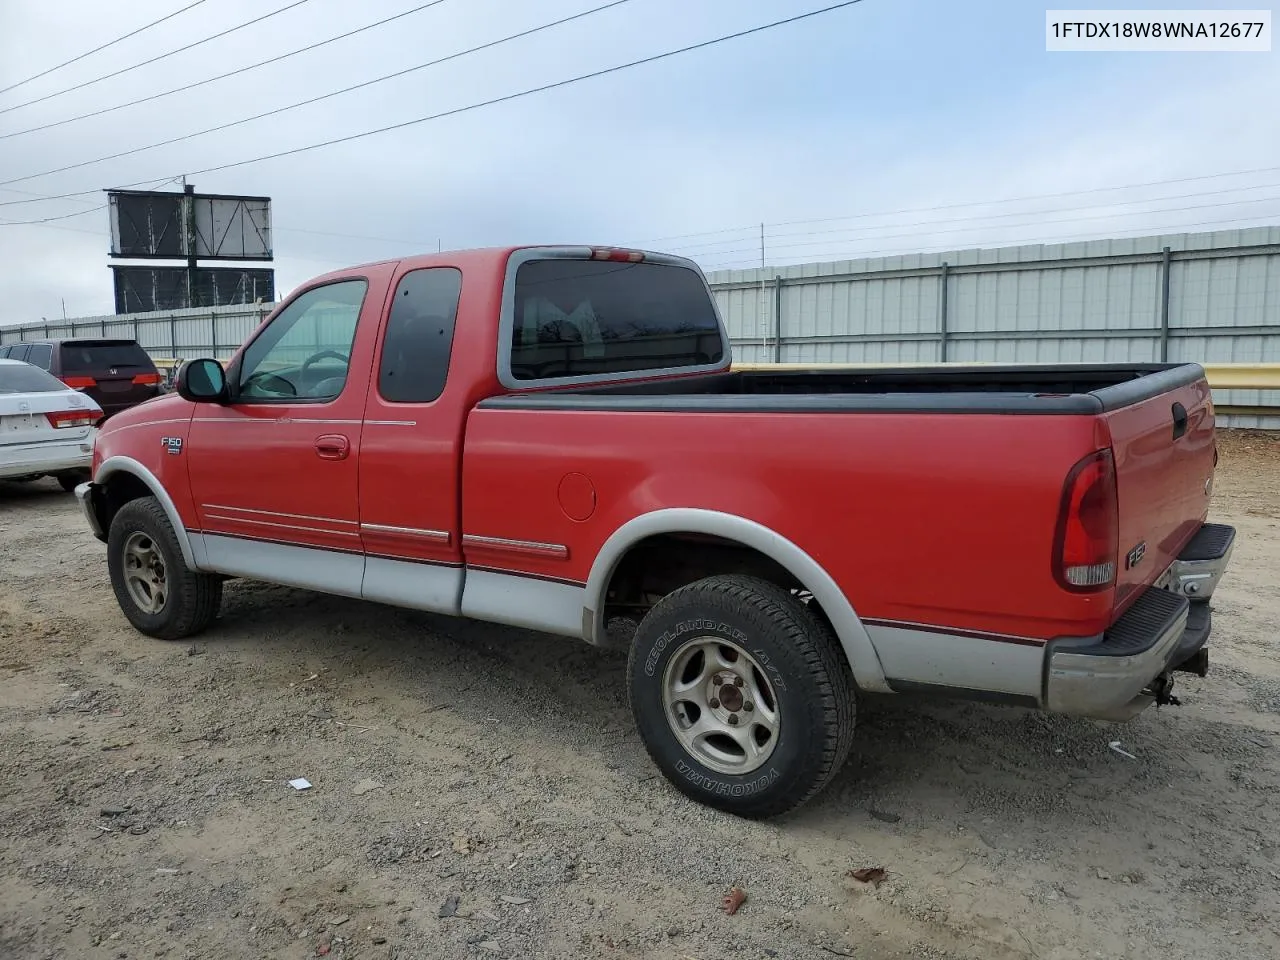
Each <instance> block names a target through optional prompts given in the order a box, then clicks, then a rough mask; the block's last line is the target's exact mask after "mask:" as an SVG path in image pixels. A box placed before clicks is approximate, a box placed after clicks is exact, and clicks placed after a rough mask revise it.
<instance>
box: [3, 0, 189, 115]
mask: <svg viewBox="0 0 1280 960" xmlns="http://www.w3.org/2000/svg"><path fill="white" fill-rule="evenodd" d="M204 2H205V0H195V3H189V4H187V5H186V6H185V7H183V8H182V9H181V10H175V11H173V13H169V14H165V15H164V16H163V17H161V18H160V19H159V20H152V21H151V22H150V23H147V24H143V25H142V26H141V27H138V29H136V30H130V31H129V32H128V33H126V34H124V35H123V36H119V37H116V38H115V39H114V40H108V41H107V42H106V43H104V44H102V45H100V46H97V47H94V48H93V49H92V50H86V51H85V52H84V53H82V54H80V55H79V56H78V57H72V58H71V59H70V60H63V61H62V63H58V64H54V65H53V66H52V67H49V68H47V69H45V70H41V71H40V72H39V73H33V74H32V75H31V76H29V77H27V78H26V79H25V80H19V81H18V82H17V83H11V84H9V86H7V87H0V93H8V92H9V91H10V90H16V89H17V88H18V87H21V86H24V85H25V84H28V83H30V82H31V81H32V80H39V79H40V78H41V77H47V76H48V75H49V74H51V73H53V72H54V71H55V70H61V69H62V68H63V67H69V66H71V64H73V63H77V62H79V61H81V60H83V59H84V58H85V57H88V56H92V55H93V54H95V53H98V52H99V51H101V50H105V49H107V47H114V46H115V45H116V44H117V43H119V42H120V41H121V40H128V39H129V38H130V37H136V36H137V35H138V34H140V33H142V32H143V31H144V30H150V29H151V28H152V27H154V26H158V25H159V24H162V23H164V22H165V21H166V20H172V19H173V18H174V17H176V16H177V15H178V14H180V13H186V12H187V11H188V10H190V9H191V8H192V7H198V6H200V4H202V3H204Z"/></svg>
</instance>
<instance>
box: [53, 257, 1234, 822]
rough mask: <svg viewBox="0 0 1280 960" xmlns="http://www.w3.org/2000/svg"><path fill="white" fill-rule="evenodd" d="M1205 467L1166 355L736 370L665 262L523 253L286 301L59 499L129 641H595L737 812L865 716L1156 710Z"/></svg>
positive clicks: (192, 376) (800, 774)
mask: <svg viewBox="0 0 1280 960" xmlns="http://www.w3.org/2000/svg"><path fill="white" fill-rule="evenodd" d="M1216 462H1217V452H1216V443H1215V436H1214V414H1213V404H1212V401H1211V398H1210V394H1209V387H1208V384H1207V383H1206V382H1205V377H1204V371H1203V369H1202V368H1201V367H1200V366H1199V365H1197V364H1181V365H1175V364H1126V365H1093V366H1090V365H1076V366H1060V367H1040V366H982V367H970V368H952V367H938V368H934V369H929V370H920V369H898V370H894V369H866V370H861V371H854V372H848V371H842V372H831V371H817V370H814V371H801V372H762V371H755V372H743V371H736V372H735V371H733V370H732V369H731V357H730V345H729V339H728V337H727V335H726V333H725V330H724V326H723V323H722V322H721V320H720V317H719V314H718V312H717V308H716V304H715V300H714V299H713V297H712V295H711V292H710V290H709V288H708V287H707V284H706V280H705V278H704V277H703V275H702V274H701V272H700V271H699V270H698V268H697V266H696V265H695V264H694V263H693V262H692V261H689V260H686V259H683V258H678V257H672V256H664V255H661V254H653V253H646V252H641V251H632V250H618V249H613V248H587V247H531V248H515V249H502V250H487V251H472V252H466V253H450V254H441V255H435V256H427V257H419V258H414V259H406V260H399V261H391V262H386V263H379V264H371V265H367V266H362V267H355V268H352V269H350V270H343V271H339V272H336V273H331V274H328V275H326V276H323V277H320V278H318V279H315V280H313V281H311V282H310V283H307V284H305V285H303V286H302V287H300V288H299V289H298V290H297V291H296V292H295V293H294V295H292V296H291V297H290V298H289V300H288V301H287V302H285V303H283V304H281V305H280V306H279V307H278V308H277V309H276V310H275V311H273V313H272V314H271V316H269V317H268V318H266V320H265V321H264V322H263V324H262V325H261V326H260V327H259V328H258V329H257V331H256V332H255V333H254V334H253V335H252V336H251V337H250V338H249V340H248V341H247V342H246V343H245V344H244V345H243V346H242V347H241V348H240V350H239V351H237V353H236V354H235V356H234V358H233V359H232V360H231V361H230V362H229V364H228V366H227V367H226V368H225V369H224V368H223V366H222V365H221V364H220V363H218V362H217V361H216V360H211V359H197V360H192V361H188V362H187V363H185V364H183V366H182V368H181V370H180V371H179V374H178V377H177V394H172V395H169V396H167V397H164V398H161V399H160V400H157V401H155V402H153V403H149V404H147V405H146V406H144V407H141V408H139V409H135V410H130V411H127V412H125V413H122V414H119V415H117V416H116V417H114V418H113V419H112V420H111V421H109V422H108V423H107V425H106V426H105V427H104V428H103V431H102V435H101V437H100V439H99V442H98V449H97V452H96V453H95V455H94V478H93V480H92V482H89V483H85V484H82V485H81V486H80V487H78V488H77V490H76V493H77V496H78V497H79V498H80V500H81V503H82V504H83V507H84V511H85V516H86V518H87V521H88V523H89V525H90V527H91V529H92V530H93V532H94V534H95V536H97V537H98V538H99V539H100V540H103V541H105V542H106V544H107V565H108V569H109V571H110V577H111V582H112V586H113V589H114V591H115V595H116V597H117V599H118V601H119V604H120V607H121V609H122V610H123V611H124V614H125V616H126V617H127V618H128V619H129V620H130V622H131V623H133V624H134V626H136V627H137V628H138V629H139V630H141V631H142V632H144V633H147V634H150V635H152V636H156V637H160V638H165V639H177V638H180V637H186V636H189V635H191V634H193V633H196V632H197V631H200V630H203V629H205V628H206V627H208V626H209V624H210V623H211V622H212V621H213V619H214V618H215V616H216V614H217V611H218V605H219V602H220V599H221V591H222V584H223V580H224V578H226V577H246V578H252V579H257V580H265V581H273V582H275V583H280V584H288V585H292V586H295V587H304V588H308V589H313V590H320V591H325V592H328V593H332V594H338V595H343V596H350V597H363V598H365V599H367V600H375V601H380V602H383V603H389V604H395V605H398V606H402V607H411V608H415V609H419V610H428V611H434V612H437V613H444V614H452V615H459V616H464V617H473V618H477V619H481V620H488V621H492V622H495V623H503V624H513V625H516V626H520V627H526V628H533V629H537V630H543V631H549V632H553V633H558V634H564V635H567V636H570V637H577V638H579V639H584V640H586V641H587V642H589V643H593V644H608V643H610V642H614V641H616V640H618V639H621V640H622V642H626V643H629V645H630V661H629V667H628V671H627V679H626V684H627V690H628V694H629V697H630V703H631V708H632V712H633V715H634V718H635V721H636V724H637V726H638V728H639V732H640V735H641V737H642V738H643V740H644V742H645V745H646V747H647V749H648V751H649V753H650V755H651V757H652V758H653V760H654V761H655V763H656V765H657V766H658V767H659V769H660V770H661V771H662V772H663V774H665V775H666V776H667V778H668V779H670V781H671V782H672V783H674V784H675V785H676V786H677V787H678V788H679V789H680V790H682V791H684V792H685V793H686V794H688V795H689V796H691V797H693V798H696V799H698V800H700V801H703V802H705V803H707V804H710V805H712V806H715V807H719V808H722V809H724V810H729V811H732V812H735V813H737V814H741V815H744V816H751V817H764V816H770V815H774V814H778V813H781V812H783V811H785V810H788V809H790V808H792V807H794V806H796V805H797V804H799V803H801V802H802V801H804V800H806V799H807V798H809V797H811V796H813V795H814V794H815V793H816V792H817V791H818V790H819V789H821V788H822V786H823V785H824V784H825V783H827V782H828V781H829V780H830V778H831V776H832V774H833V773H834V772H835V771H836V770H837V769H838V768H839V767H840V765H841V764H842V763H843V761H844V759H845V757H846V755H847V753H848V751H849V747H850V741H851V738H852V735H853V728H854V718H855V710H856V704H857V702H858V700H859V698H860V697H862V696H863V695H864V694H868V693H886V694H887V693H894V692H913V693H931V694H941V695H948V696H954V697H969V698H976V699H980V700H986V701H991V702H997V703H1010V704H1017V705H1021V706H1025V707H1032V708H1037V709H1042V710H1047V711H1054V712H1058V713H1065V714H1074V715H1079V716H1085V717H1094V718H1103V719H1111V720H1123V719H1126V718H1129V717H1132V716H1133V715H1135V714H1137V713H1138V712H1140V711H1141V710H1143V709H1144V708H1145V707H1147V706H1148V705H1149V704H1151V703H1167V704H1171V703H1174V702H1176V697H1175V696H1174V695H1173V692H1172V689H1173V683H1174V680H1173V671H1175V670H1190V671H1193V672H1196V673H1199V674H1203V673H1204V671H1205V670H1206V669H1207V653H1206V649H1205V644H1206V641H1207V640H1208V637H1209V632H1210V616H1209V599H1210V597H1211V596H1212V594H1213V591H1214V587H1215V585H1216V583H1217V582H1218V579H1219V578H1220V577H1221V575H1222V573H1223V570H1224V569H1225V567H1226V565H1227V562H1228V559H1229V557H1230V554H1231V550H1232V546H1233V544H1234V536H1235V532H1234V530H1233V529H1232V528H1230V527H1226V526H1220V525H1214V524H1206V523H1205V520H1206V516H1207V511H1208V507H1209V495H1210V490H1211V487H1212V480H1213V475H1214V469H1215V465H1216ZM628 623H630V624H631V625H632V627H634V629H632V630H628V629H627V628H626V624H628ZM495 695H500V692H496V691H495Z"/></svg>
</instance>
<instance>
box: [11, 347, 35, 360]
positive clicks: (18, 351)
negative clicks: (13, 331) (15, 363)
mask: <svg viewBox="0 0 1280 960" xmlns="http://www.w3.org/2000/svg"><path fill="white" fill-rule="evenodd" d="M30 352H31V346H30V344H26V343H19V344H15V345H14V346H12V347H10V348H9V359H10V360H25V359H27V354H28V353H30Z"/></svg>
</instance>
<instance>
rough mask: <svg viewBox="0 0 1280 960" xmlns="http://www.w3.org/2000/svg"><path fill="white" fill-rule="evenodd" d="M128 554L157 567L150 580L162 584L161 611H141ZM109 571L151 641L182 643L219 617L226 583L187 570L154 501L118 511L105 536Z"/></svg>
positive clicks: (123, 604)
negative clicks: (147, 558) (144, 558)
mask: <svg viewBox="0 0 1280 960" xmlns="http://www.w3.org/2000/svg"><path fill="white" fill-rule="evenodd" d="M130 552H132V554H133V555H134V556H135V557H136V556H137V555H139V554H142V555H149V556H154V557H155V559H156V561H157V563H156V564H155V569H156V570H157V571H158V574H152V575H151V576H152V579H154V580H156V581H158V582H159V583H160V584H162V591H163V592H162V593H161V594H159V596H160V597H162V601H161V602H158V603H157V607H158V608H157V609H154V610H148V609H146V608H145V607H143V606H142V605H141V604H140V602H139V601H138V599H137V597H136V590H135V589H133V588H131V587H130V583H129V581H130V578H131V576H132V572H131V569H136V564H134V566H133V568H131V565H130V561H129V560H128V559H127V557H126V554H127V553H130ZM107 570H108V572H109V573H110V575H111V587H112V589H113V590H114V591H115V594H116V601H117V602H118V603H119V604H120V609H121V610H122V611H123V612H124V615H125V617H126V618H128V620H129V622H130V623H132V624H133V625H134V626H135V627H137V628H138V630H140V631H141V632H142V633H145V634H147V635H148V636H152V637H158V638H159V639H161V640H181V639H182V638H183V637H189V636H191V635H192V634H196V633H199V632H200V631H201V630H204V629H205V628H206V627H208V626H209V624H210V623H212V622H213V619H214V617H216V616H217V615H218V607H219V605H220V604H221V602H222V581H221V580H220V579H219V578H217V577H214V576H210V575H209V574H205V573H198V572H196V571H194V570H191V569H190V568H189V567H188V566H187V564H186V561H184V560H183V559H182V548H181V547H180V546H179V545H178V538H177V535H176V534H175V533H174V530H173V526H172V525H171V524H170V523H169V518H168V517H167V516H166V515H165V512H164V508H163V507H161V506H160V503H159V501H157V500H156V499H155V497H140V498H138V499H137V500H130V501H129V502H128V503H126V504H125V505H124V506H123V507H121V508H120V509H119V511H117V513H116V515H115V517H114V518H113V519H112V521H111V529H110V530H109V531H108V534H107ZM134 579H137V578H136V577H135V578H134Z"/></svg>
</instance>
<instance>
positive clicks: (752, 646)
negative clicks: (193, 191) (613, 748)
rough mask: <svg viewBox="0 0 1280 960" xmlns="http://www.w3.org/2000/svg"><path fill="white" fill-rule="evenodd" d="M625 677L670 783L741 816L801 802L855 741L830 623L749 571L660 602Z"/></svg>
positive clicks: (845, 675)
mask: <svg viewBox="0 0 1280 960" xmlns="http://www.w3.org/2000/svg"><path fill="white" fill-rule="evenodd" d="M627 683H628V691H629V694H630V700H631V709H632V713H633V714H634V716H635V719H636V725H637V726H638V728H639V730H640V735H641V737H642V738H643V740H644V743H645V747H646V749H647V750H648V751H649V755H650V757H652V758H653V761H654V763H656V764H657V765H658V767H659V769H660V770H661V771H662V773H663V774H664V775H665V776H666V778H667V779H668V780H669V781H671V783H672V784H674V785H675V787H676V788H677V789H679V790H680V791H681V792H682V793H684V794H685V795H687V796H689V797H691V798H692V799H694V800H698V801H700V802H702V803H706V804H708V805H710V806H713V807H716V808H718V809H721V810H725V811H727V812H730V813H735V814H738V815H740V816H745V817H753V818H762V817H770V816H776V815H778V814H780V813H784V812H786V811H787V810H790V809H792V808H794V807H796V806H798V805H800V804H801V803H803V802H804V801H806V800H808V799H809V798H810V797H812V796H813V795H814V794H816V793H817V792H818V791H819V790H821V789H822V787H823V786H824V785H825V784H826V783H827V782H828V781H829V780H830V778H831V777H832V776H833V775H834V773H835V772H836V771H837V770H839V769H840V767H841V766H842V765H843V763H844V761H845V759H846V757H847V756H848V753H849V747H850V745H851V743H852V738H853V726H854V693H853V678H852V676H851V674H850V672H849V667H848V664H847V663H846V661H845V659H844V657H843V655H842V653H841V652H840V649H839V647H838V645H837V643H836V640H835V638H834V636H833V635H832V634H831V631H830V629H829V628H828V627H827V626H826V625H825V624H823V623H822V622H820V620H819V619H818V618H817V617H815V616H814V615H813V613H812V612H811V611H810V610H809V609H808V608H807V607H806V606H805V605H804V604H803V603H802V602H801V601H800V600H798V599H797V598H796V597H794V596H793V595H792V594H791V592H790V591H788V590H786V589H784V588H783V587H780V586H778V585H776V584H773V583H770V582H768V581H766V580H762V579H759V578H756V577H747V576H715V577H708V578H706V579H704V580H699V581H697V582H696V583H692V584H689V585H688V586H686V587H682V588H680V589H679V590H676V591H674V592H672V593H671V594H669V595H667V596H666V597H664V598H663V599H662V600H661V601H659V602H658V603H657V604H656V605H655V606H654V607H653V609H652V610H650V611H649V613H648V615H647V616H646V617H645V618H644V620H643V621H642V622H641V624H640V627H639V629H638V630H637V631H636V635H635V639H634V642H633V644H632V647H631V654H630V659H629V661H628V666H627Z"/></svg>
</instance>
